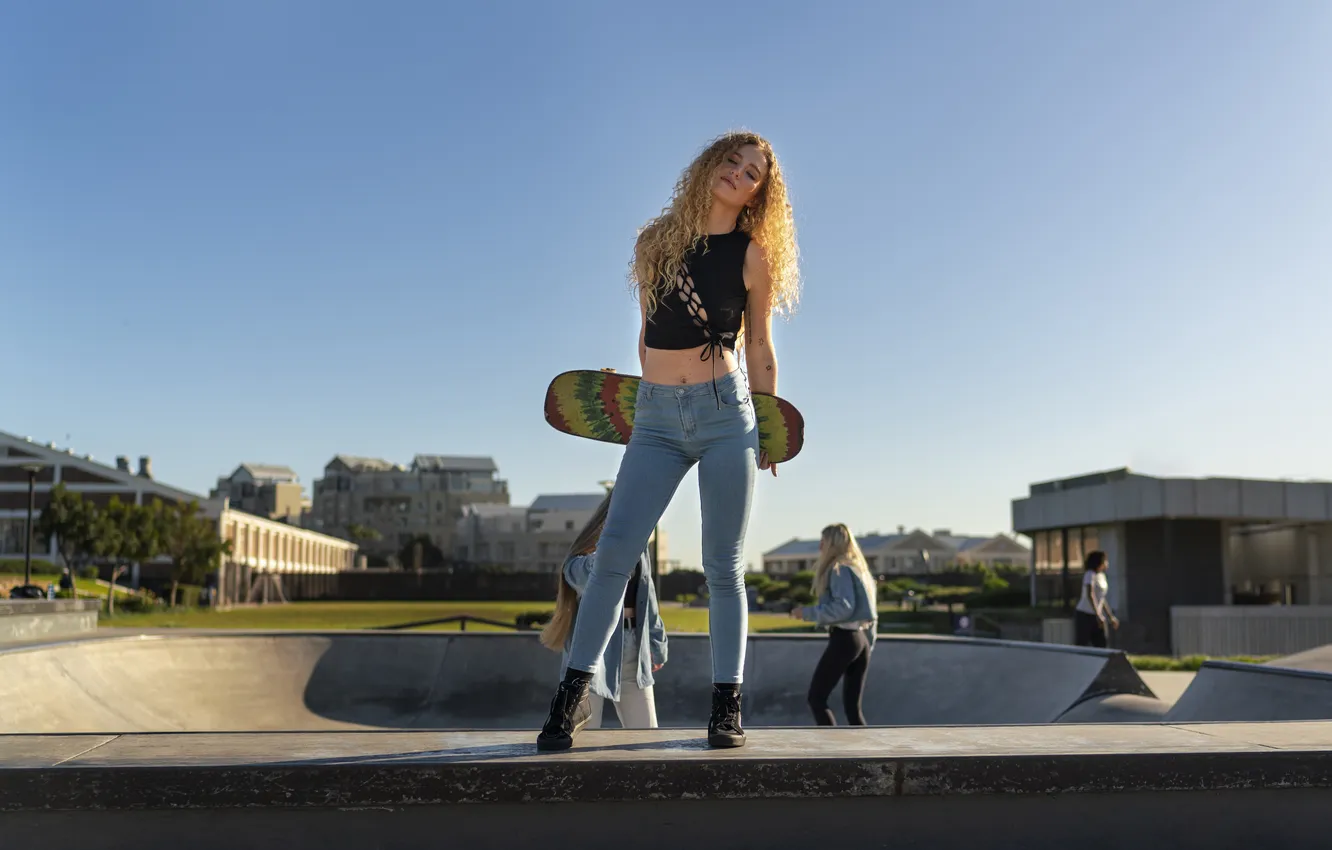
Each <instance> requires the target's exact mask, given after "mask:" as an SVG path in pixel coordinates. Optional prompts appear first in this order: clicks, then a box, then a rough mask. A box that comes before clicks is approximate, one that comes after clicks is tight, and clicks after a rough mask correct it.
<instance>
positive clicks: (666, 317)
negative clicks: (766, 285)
mask: <svg viewBox="0 0 1332 850" xmlns="http://www.w3.org/2000/svg"><path fill="white" fill-rule="evenodd" d="M748 248H749V234H748V233H745V232H744V231H743V230H741V229H740V228H739V227H737V228H736V229H735V230H732V231H731V232H730V233H720V234H717V235H714V236H707V237H704V238H703V239H702V240H700V241H699V242H698V243H696V244H695V246H694V247H693V248H691V249H689V251H688V253H686V254H685V256H684V265H683V266H682V267H681V269H680V273H679V274H678V275H677V276H676V280H675V283H674V285H672V286H671V287H670V288H669V289H668V290H667V291H666V293H665V294H664V295H663V296H662V297H661V299H660V300H659V301H658V303H657V309H656V310H654V311H653V312H652V315H651V316H649V317H648V323H647V327H646V328H644V330H643V343H644V345H646V346H647V347H648V348H657V349H666V350H672V351H679V350H681V349H686V348H697V347H699V346H700V345H706V346H707V348H705V349H704V350H703V354H702V357H701V359H703V360H707V359H709V358H711V357H712V355H713V353H714V352H715V350H716V349H718V348H727V349H730V350H731V351H734V350H735V340H736V336H737V335H738V334H739V333H740V322H741V320H742V319H743V318H744V315H745V304H746V302H747V301H748V297H749V295H748V292H747V291H746V290H745V251H746V250H748ZM700 314H701V315H700ZM703 316H707V321H706V322H705V321H704V320H703Z"/></svg>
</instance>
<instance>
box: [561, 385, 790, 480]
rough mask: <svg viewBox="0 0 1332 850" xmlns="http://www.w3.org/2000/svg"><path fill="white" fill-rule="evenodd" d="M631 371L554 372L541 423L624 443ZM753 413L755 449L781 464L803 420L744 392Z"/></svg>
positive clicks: (785, 406)
mask: <svg viewBox="0 0 1332 850" xmlns="http://www.w3.org/2000/svg"><path fill="white" fill-rule="evenodd" d="M641 380H642V378H639V377H637V376H635V375H621V374H619V373H618V372H611V371H606V370H603V371H596V370H593V369H580V370H577V371H574V372H564V373H562V374H560V375H556V376H555V379H554V380H553V381H551V382H550V386H549V387H547V388H546V421H547V422H549V423H550V425H551V427H552V428H554V429H555V430H556V431H563V432H564V433H566V434H573V435H574V436H575V437H586V438H588V439H589V440H599V441H601V442H603V443H619V444H620V445H624V444H625V443H627V442H629V435H630V434H631V433H632V432H633V430H634V405H635V403H636V402H637V401H638V384H639V382H640V381H641ZM750 398H752V399H753V401H754V413H755V414H756V415H757V417H758V431H759V447H760V448H761V449H763V450H764V451H766V452H767V453H768V459H769V460H770V461H772V462H773V463H786V462H787V461H789V460H790V459H791V458H793V457H795V456H796V455H797V454H799V453H800V448H801V446H803V445H804V442H805V420H804V417H802V416H801V415H800V411H798V410H796V409H795V406H794V405H792V404H791V403H790V402H789V401H786V400H785V399H781V398H778V397H777V396H775V395H768V394H767V393H750Z"/></svg>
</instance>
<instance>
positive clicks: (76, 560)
mask: <svg viewBox="0 0 1332 850" xmlns="http://www.w3.org/2000/svg"><path fill="white" fill-rule="evenodd" d="M96 520H97V506H96V505H94V504H93V503H92V502H89V501H87V500H86V499H84V498H83V496H82V494H80V493H73V492H71V491H69V490H67V489H65V485H64V484H57V485H55V486H54V487H52V488H51V496H50V501H49V502H48V503H47V505H46V507H45V508H42V513H41V516H39V517H38V518H37V522H36V524H35V526H34V529H33V533H34V535H36V536H37V537H38V538H40V539H43V540H45V539H49V538H51V537H55V539H56V550H57V551H58V552H60V559H61V560H62V561H64V562H65V568H66V569H67V570H69V571H70V573H71V574H72V573H74V572H75V571H76V570H77V569H78V568H79V566H81V565H82V564H83V563H84V562H85V561H87V560H88V559H89V558H90V557H92V555H93V553H94V551H95V549H96V539H95V536H94V532H95V525H96Z"/></svg>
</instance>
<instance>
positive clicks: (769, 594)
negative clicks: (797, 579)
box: [759, 581, 791, 602]
mask: <svg viewBox="0 0 1332 850" xmlns="http://www.w3.org/2000/svg"><path fill="white" fill-rule="evenodd" d="M790 593H791V585H790V584H789V583H787V582H784V581H770V582H768V585H767V587H765V588H763V590H762V591H761V592H760V594H759V595H760V596H762V597H763V601H764V602H784V601H787V600H788V599H789V598H790Z"/></svg>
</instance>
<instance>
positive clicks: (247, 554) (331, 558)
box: [225, 520, 353, 572]
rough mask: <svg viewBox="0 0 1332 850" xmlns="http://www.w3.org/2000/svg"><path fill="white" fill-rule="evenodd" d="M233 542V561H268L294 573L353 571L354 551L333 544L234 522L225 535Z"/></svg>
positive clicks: (230, 523) (257, 562)
mask: <svg viewBox="0 0 1332 850" xmlns="http://www.w3.org/2000/svg"><path fill="white" fill-rule="evenodd" d="M225 535H226V538H227V539H229V540H231V546H232V552H231V557H232V560H235V561H240V562H253V564H254V565H255V566H258V565H259V562H260V561H267V562H268V565H269V567H270V568H276V567H279V566H281V565H285V566H286V567H288V568H289V569H291V570H293V571H309V570H314V571H317V572H325V571H330V572H331V571H335V570H345V569H350V568H351V566H352V556H353V550H351V549H349V548H347V547H343V546H337V545H335V544H332V543H321V542H319V541H316V540H311V539H309V538H307V537H303V536H300V535H296V534H283V533H280V532H277V531H276V530H275V529H268V528H263V527H260V526H258V525H250V524H248V523H245V522H243V521H241V520H231V521H230V522H229V523H228V527H227V529H226V531H225Z"/></svg>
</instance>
